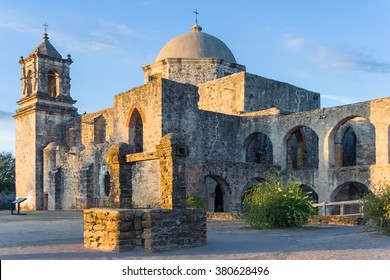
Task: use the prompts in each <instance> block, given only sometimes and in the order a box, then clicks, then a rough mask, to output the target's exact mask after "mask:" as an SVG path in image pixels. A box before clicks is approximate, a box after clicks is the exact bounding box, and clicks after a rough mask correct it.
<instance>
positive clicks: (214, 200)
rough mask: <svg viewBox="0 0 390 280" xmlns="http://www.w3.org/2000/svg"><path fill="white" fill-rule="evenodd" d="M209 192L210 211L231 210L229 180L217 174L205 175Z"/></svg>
mask: <svg viewBox="0 0 390 280" xmlns="http://www.w3.org/2000/svg"><path fill="white" fill-rule="evenodd" d="M205 185H206V189H207V193H208V202H207V204H208V205H207V209H208V211H209V212H228V211H229V210H230V208H231V207H230V196H231V192H230V190H229V186H228V184H227V182H226V181H225V180H224V179H223V178H221V177H220V176H217V175H208V176H206V177H205Z"/></svg>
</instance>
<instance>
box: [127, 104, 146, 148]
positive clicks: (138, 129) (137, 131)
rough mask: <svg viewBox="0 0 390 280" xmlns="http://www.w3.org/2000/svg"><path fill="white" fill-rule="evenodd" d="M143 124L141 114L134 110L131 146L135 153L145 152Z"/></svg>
mask: <svg viewBox="0 0 390 280" xmlns="http://www.w3.org/2000/svg"><path fill="white" fill-rule="evenodd" d="M143 130H144V128H143V122H142V117H141V114H140V112H139V111H138V110H137V109H134V110H133V112H132V114H131V117H130V121H129V145H130V146H131V147H132V150H133V152H134V153H141V152H143V150H144V149H143V138H144V137H143Z"/></svg>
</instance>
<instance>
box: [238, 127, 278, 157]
mask: <svg viewBox="0 0 390 280" xmlns="http://www.w3.org/2000/svg"><path fill="white" fill-rule="evenodd" d="M243 148H244V149H245V161H246V162H256V163H260V164H273V145H272V141H271V139H270V138H269V137H268V135H267V134H265V133H262V132H254V133H252V134H251V135H249V136H248V137H247V138H246V139H245V141H244V143H243Z"/></svg>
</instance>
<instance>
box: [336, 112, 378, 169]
mask: <svg viewBox="0 0 390 280" xmlns="http://www.w3.org/2000/svg"><path fill="white" fill-rule="evenodd" d="M329 144H330V145H329V150H330V153H331V155H332V156H331V157H330V159H329V165H330V166H331V167H336V168H337V167H346V166H356V165H368V164H375V162H376V158H375V127H374V125H373V124H371V123H370V121H369V120H368V119H366V118H363V117H358V116H352V117H349V118H346V119H344V120H342V121H340V122H339V123H338V124H337V125H336V126H335V127H334V128H333V131H332V132H331V133H330V140H329Z"/></svg>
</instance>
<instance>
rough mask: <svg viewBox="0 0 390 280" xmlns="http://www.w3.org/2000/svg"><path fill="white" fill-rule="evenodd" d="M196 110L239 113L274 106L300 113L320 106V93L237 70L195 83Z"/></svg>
mask: <svg viewBox="0 0 390 280" xmlns="http://www.w3.org/2000/svg"><path fill="white" fill-rule="evenodd" d="M198 87H199V95H200V100H199V109H202V110H207V111H213V112H218V113H224V114H230V115H240V114H241V113H244V112H255V111H261V110H266V109H270V108H273V107H276V108H278V109H281V110H282V111H286V112H303V111H309V110H313V109H317V108H319V107H320V94H319V93H316V92H312V91H308V90H305V89H303V88H299V87H296V86H293V85H290V84H287V83H283V82H279V81H275V80H271V79H267V78H264V77H261V76H257V75H254V74H250V73H247V72H241V73H237V74H233V75H230V76H227V77H224V78H220V79H217V80H212V81H208V82H206V83H203V84H199V85H198Z"/></svg>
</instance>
